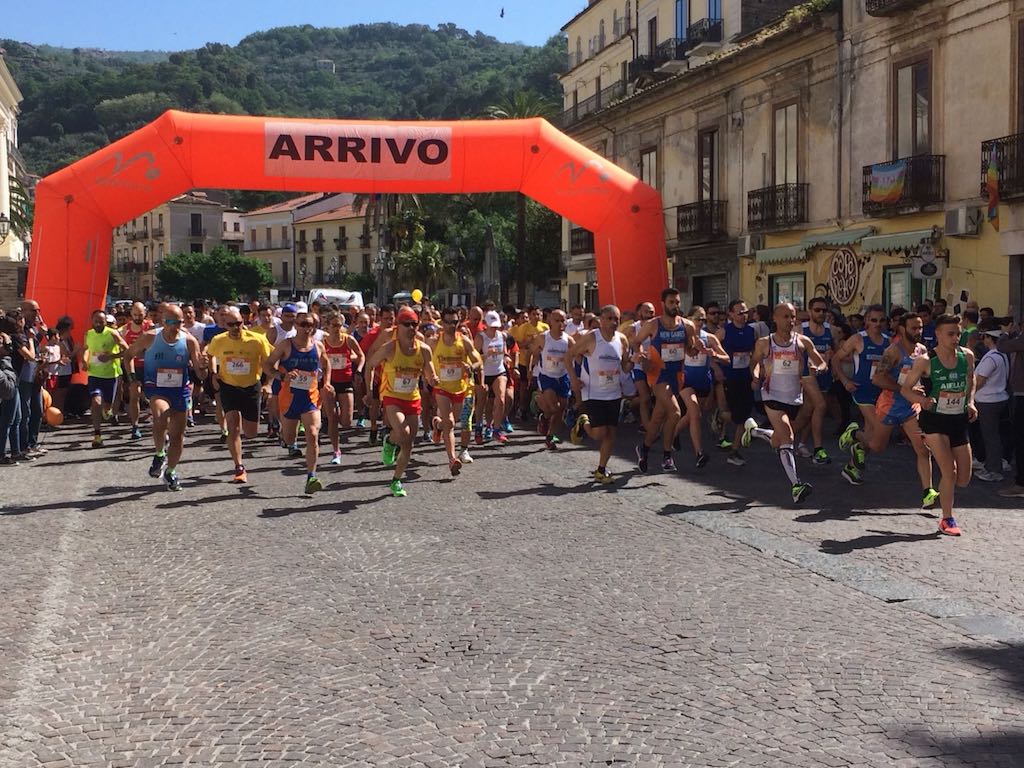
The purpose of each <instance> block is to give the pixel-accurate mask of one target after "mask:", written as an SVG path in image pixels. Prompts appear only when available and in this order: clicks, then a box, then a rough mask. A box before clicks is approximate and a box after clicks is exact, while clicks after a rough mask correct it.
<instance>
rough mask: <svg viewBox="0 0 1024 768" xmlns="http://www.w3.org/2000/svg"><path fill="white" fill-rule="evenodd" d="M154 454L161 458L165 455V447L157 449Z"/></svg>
mask: <svg viewBox="0 0 1024 768" xmlns="http://www.w3.org/2000/svg"><path fill="white" fill-rule="evenodd" d="M156 455H157V456H159V457H160V458H161V459H162V458H164V456H166V455H167V449H166V448H164V449H163V450H161V451H157V452H156Z"/></svg>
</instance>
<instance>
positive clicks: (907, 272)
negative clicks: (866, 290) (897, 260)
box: [882, 265, 941, 312]
mask: <svg viewBox="0 0 1024 768" xmlns="http://www.w3.org/2000/svg"><path fill="white" fill-rule="evenodd" d="M940 288H941V281H940V280H933V279H928V280H921V279H919V278H916V277H914V276H913V272H912V270H911V268H910V267H908V266H903V265H899V266H894V267H885V268H884V269H883V270H882V304H883V305H885V311H886V312H888V311H889V310H890V309H892V308H893V307H903V308H904V309H914V308H915V307H916V306H917V305H918V304H920V303H922V302H923V301H924V300H925V299H936V298H938V297H939V289H940Z"/></svg>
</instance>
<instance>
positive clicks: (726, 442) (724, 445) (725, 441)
mask: <svg viewBox="0 0 1024 768" xmlns="http://www.w3.org/2000/svg"><path fill="white" fill-rule="evenodd" d="M718 448H719V450H722V451H729V450H732V440H730V439H729V438H727V437H723V438H722V439H721V440H719V441H718Z"/></svg>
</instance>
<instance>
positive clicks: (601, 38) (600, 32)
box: [597, 19, 605, 50]
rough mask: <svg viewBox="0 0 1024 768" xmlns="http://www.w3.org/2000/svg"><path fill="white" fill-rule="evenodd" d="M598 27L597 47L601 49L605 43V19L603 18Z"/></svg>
mask: <svg viewBox="0 0 1024 768" xmlns="http://www.w3.org/2000/svg"><path fill="white" fill-rule="evenodd" d="M597 29H598V31H597V48H598V50H601V49H603V48H604V45H605V32H604V19H601V23H600V24H599V25H598V28H597Z"/></svg>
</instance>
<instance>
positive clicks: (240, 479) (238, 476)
mask: <svg viewBox="0 0 1024 768" xmlns="http://www.w3.org/2000/svg"><path fill="white" fill-rule="evenodd" d="M232 482H235V483H247V482H249V475H247V474H246V472H245V467H243V466H242V465H241V464H239V465H238V466H237V467H235V478H234V480H233V481H232Z"/></svg>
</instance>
